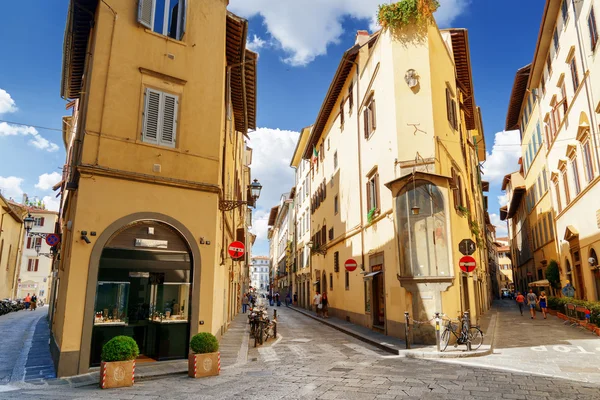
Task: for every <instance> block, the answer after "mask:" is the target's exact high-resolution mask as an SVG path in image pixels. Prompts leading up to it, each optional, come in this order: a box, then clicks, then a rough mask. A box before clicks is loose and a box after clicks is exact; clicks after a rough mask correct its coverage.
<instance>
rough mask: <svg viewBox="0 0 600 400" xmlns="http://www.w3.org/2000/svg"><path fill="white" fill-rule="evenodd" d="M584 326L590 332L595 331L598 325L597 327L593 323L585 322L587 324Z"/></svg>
mask: <svg viewBox="0 0 600 400" xmlns="http://www.w3.org/2000/svg"><path fill="white" fill-rule="evenodd" d="M585 328H586V329H587V330H588V331H590V332H596V328H598V327H597V326H596V325H594V324H587V325H586V326H585Z"/></svg>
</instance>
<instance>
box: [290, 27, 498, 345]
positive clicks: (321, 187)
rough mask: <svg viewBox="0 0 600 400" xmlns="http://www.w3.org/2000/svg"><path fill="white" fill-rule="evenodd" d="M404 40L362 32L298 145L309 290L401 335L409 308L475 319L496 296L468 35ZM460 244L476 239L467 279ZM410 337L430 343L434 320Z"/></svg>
mask: <svg viewBox="0 0 600 400" xmlns="http://www.w3.org/2000/svg"><path fill="white" fill-rule="evenodd" d="M408 29H410V28H408ZM404 33H405V34H404V35H402V36H394V35H392V34H391V33H390V32H389V31H380V32H377V33H375V34H373V35H369V34H368V33H367V32H366V31H359V32H358V34H357V37H356V44H355V45H354V46H353V47H352V48H350V49H349V50H347V51H346V52H345V53H344V55H343V57H342V59H341V61H340V64H339V66H338V69H337V71H336V73H335V76H334V78H333V81H332V83H331V85H330V87H329V90H328V92H327V95H326V97H325V100H324V101H323V105H322V106H321V110H320V112H319V114H318V116H317V119H316V121H315V123H314V126H313V128H312V130H311V132H310V137H309V138H308V140H307V141H306V145H305V146H304V148H303V158H304V159H306V160H312V161H313V164H312V171H311V172H310V187H311V223H310V227H311V237H312V239H311V241H310V244H311V247H312V255H311V273H312V275H311V277H310V281H311V282H312V294H313V295H314V293H315V291H320V292H327V294H328V298H329V310H330V314H331V315H335V316H337V317H339V318H342V319H345V320H348V321H351V322H353V323H356V324H360V325H363V326H366V327H369V328H372V329H374V330H377V331H380V332H383V333H385V334H388V335H393V336H399V337H403V336H404V325H405V324H404V312H405V311H408V312H409V313H410V316H411V318H412V319H414V320H417V321H427V320H430V319H431V318H433V316H434V313H435V312H442V313H446V314H448V315H450V316H452V317H456V316H457V314H458V313H459V312H461V311H467V310H469V311H470V312H471V316H472V319H473V320H477V319H478V318H479V317H480V316H481V314H482V313H483V312H484V311H486V310H487V309H488V307H489V300H490V295H491V287H490V284H489V272H488V270H487V250H486V248H485V236H484V235H485V222H484V207H483V193H482V185H481V181H480V174H479V168H478V167H479V162H481V161H483V160H484V159H485V145H484V139H483V130H482V127H481V116H480V110H479V108H478V107H477V106H476V103H475V99H474V88H473V82H472V78H471V66H470V59H469V41H468V34H467V31H466V30H464V29H448V30H441V31H440V30H438V28H437V27H436V26H435V25H430V26H429V27H428V28H427V29H426V31H425V33H423V34H421V33H417V32H416V31H414V32H413V31H410V30H409V31H407V32H404ZM303 136H304V135H302V136H301V138H300V140H302V141H304V138H303ZM463 239H471V240H473V241H474V242H476V243H477V244H476V245H475V248H473V249H472V251H473V256H474V257H475V259H476V262H477V268H476V269H475V271H474V272H470V273H464V274H463V273H461V271H460V270H459V259H460V258H461V256H462V255H461V254H460V253H459V252H458V246H459V243H460V242H461V241H462V240H463ZM347 260H350V263H352V262H355V263H356V264H357V265H358V268H357V269H355V270H353V271H349V270H346V269H345V267H344V266H345V262H346V261H347ZM311 297H312V296H311ZM413 333H414V339H415V341H417V342H431V341H432V340H433V338H434V329H433V326H432V325H430V324H425V325H415V327H414V331H413Z"/></svg>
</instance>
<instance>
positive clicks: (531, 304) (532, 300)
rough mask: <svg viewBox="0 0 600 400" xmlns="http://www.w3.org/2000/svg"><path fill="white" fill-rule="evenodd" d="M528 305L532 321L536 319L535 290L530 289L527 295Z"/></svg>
mask: <svg viewBox="0 0 600 400" xmlns="http://www.w3.org/2000/svg"><path fill="white" fill-rule="evenodd" d="M527 305H528V306H529V312H530V313H531V319H535V306H536V305H537V296H536V295H535V293H533V289H529V293H527Z"/></svg>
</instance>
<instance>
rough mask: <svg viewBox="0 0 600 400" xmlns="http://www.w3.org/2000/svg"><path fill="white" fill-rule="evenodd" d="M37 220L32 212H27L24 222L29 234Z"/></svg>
mask: <svg viewBox="0 0 600 400" xmlns="http://www.w3.org/2000/svg"><path fill="white" fill-rule="evenodd" d="M34 222H35V220H34V219H33V217H32V216H31V214H27V217H25V218H24V219H23V223H24V224H25V230H26V231H27V235H29V231H31V228H33V223H34Z"/></svg>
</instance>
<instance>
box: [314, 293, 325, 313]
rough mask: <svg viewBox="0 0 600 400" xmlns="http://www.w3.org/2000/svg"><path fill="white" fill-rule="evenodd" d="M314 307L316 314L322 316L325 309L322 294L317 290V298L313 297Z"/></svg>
mask: <svg viewBox="0 0 600 400" xmlns="http://www.w3.org/2000/svg"><path fill="white" fill-rule="evenodd" d="M313 305H314V306H315V312H316V313H317V317H319V316H320V315H321V309H322V308H323V304H321V294H320V293H319V291H318V290H317V293H315V297H313Z"/></svg>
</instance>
